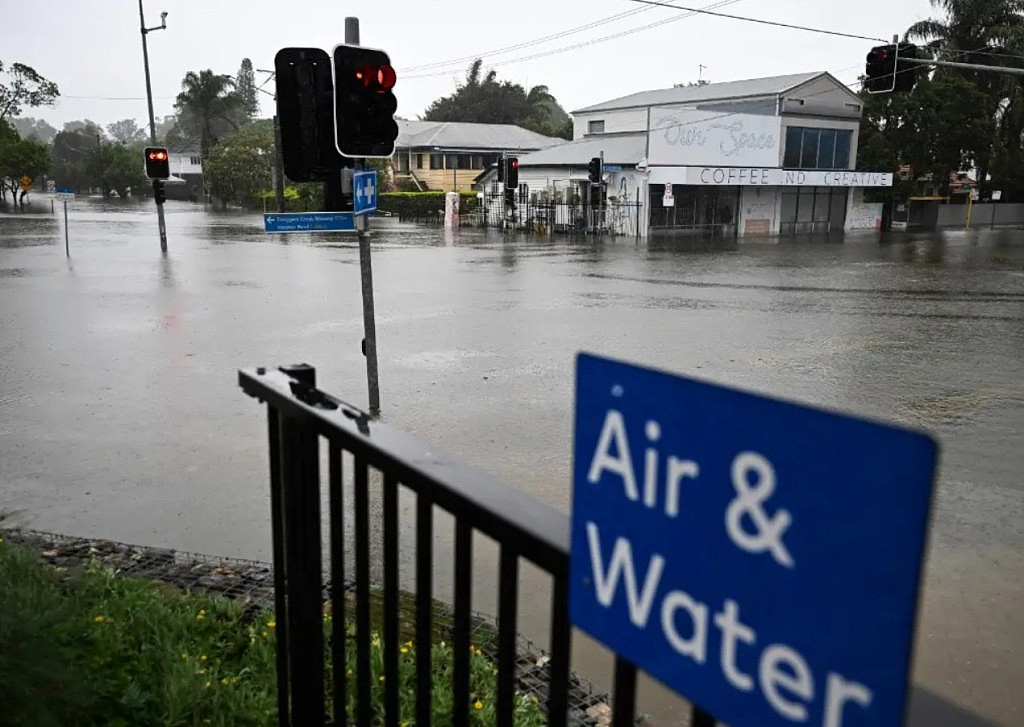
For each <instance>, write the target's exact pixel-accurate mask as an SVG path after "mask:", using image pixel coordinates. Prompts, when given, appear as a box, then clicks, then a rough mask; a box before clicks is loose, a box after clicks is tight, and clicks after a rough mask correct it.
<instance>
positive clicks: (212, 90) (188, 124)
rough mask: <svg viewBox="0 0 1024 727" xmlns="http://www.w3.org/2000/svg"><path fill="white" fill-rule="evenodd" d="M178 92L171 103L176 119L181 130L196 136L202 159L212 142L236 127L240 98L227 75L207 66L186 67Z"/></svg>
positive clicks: (214, 142) (206, 155)
mask: <svg viewBox="0 0 1024 727" xmlns="http://www.w3.org/2000/svg"><path fill="white" fill-rule="evenodd" d="M181 89H182V90H181V93H179V94H178V99H177V101H176V102H175V104H174V108H175V109H176V110H177V112H178V122H179V124H181V126H182V127H183V129H184V130H186V131H189V132H191V133H194V134H195V135H196V136H198V137H199V149H200V152H201V154H202V156H203V158H204V159H205V158H206V157H208V156H209V154H210V150H211V149H212V148H213V145H214V144H216V143H217V139H218V138H220V136H222V135H223V134H224V132H225V131H227V128H226V127H230V128H231V129H234V130H237V129H238V126H239V124H238V122H237V121H236V119H237V118H238V117H239V112H240V109H241V106H242V102H241V98H240V97H239V96H238V94H237V93H235V90H234V89H235V84H234V81H232V80H231V78H230V77H229V76H225V75H218V74H216V73H214V72H213V71H211V70H209V69H207V70H205V71H200V72H199V73H196V72H195V71H189V72H188V73H186V74H185V78H184V79H182V82H181Z"/></svg>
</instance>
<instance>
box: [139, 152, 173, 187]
mask: <svg viewBox="0 0 1024 727" xmlns="http://www.w3.org/2000/svg"><path fill="white" fill-rule="evenodd" d="M142 158H143V160H144V161H145V163H146V178H147V179H168V178H170V176H171V157H170V155H169V154H168V153H167V150H166V149H164V148H163V147H159V146H147V147H146V148H145V149H144V150H143V152H142Z"/></svg>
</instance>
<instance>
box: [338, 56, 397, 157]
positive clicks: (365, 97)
mask: <svg viewBox="0 0 1024 727" xmlns="http://www.w3.org/2000/svg"><path fill="white" fill-rule="evenodd" d="M396 81H397V76H396V74H395V69H394V68H393V67H392V65H391V60H390V59H389V58H388V54H387V53H385V52H384V51H382V50H377V49H374V48H363V47H362V46H356V45H339V46H336V47H335V49H334V130H335V140H336V144H337V147H338V151H339V152H340V153H341V154H342V155H343V156H346V157H390V156H391V155H392V154H394V152H395V139H397V138H398V124H397V123H396V122H395V119H394V115H395V111H396V110H397V108H398V100H397V99H396V98H395V94H394V93H393V91H392V89H393V88H394V87H395V82H396Z"/></svg>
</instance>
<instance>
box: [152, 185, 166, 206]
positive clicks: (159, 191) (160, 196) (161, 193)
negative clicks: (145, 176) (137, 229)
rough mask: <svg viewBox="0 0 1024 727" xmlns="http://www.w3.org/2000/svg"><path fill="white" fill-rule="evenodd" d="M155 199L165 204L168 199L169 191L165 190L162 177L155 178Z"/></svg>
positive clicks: (158, 202)
mask: <svg viewBox="0 0 1024 727" xmlns="http://www.w3.org/2000/svg"><path fill="white" fill-rule="evenodd" d="M153 199H154V200H156V203H157V204H163V203H164V202H166V201H167V192H166V191H165V190H164V183H163V180H162V179H154V180H153Z"/></svg>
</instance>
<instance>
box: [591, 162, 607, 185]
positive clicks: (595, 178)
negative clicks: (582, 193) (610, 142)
mask: <svg viewBox="0 0 1024 727" xmlns="http://www.w3.org/2000/svg"><path fill="white" fill-rule="evenodd" d="M603 172H604V161H603V160H602V159H601V157H594V158H593V159H591V160H590V164H588V165H587V177H588V179H590V183H591V184H600V183H601V177H602V176H603Z"/></svg>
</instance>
